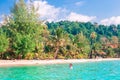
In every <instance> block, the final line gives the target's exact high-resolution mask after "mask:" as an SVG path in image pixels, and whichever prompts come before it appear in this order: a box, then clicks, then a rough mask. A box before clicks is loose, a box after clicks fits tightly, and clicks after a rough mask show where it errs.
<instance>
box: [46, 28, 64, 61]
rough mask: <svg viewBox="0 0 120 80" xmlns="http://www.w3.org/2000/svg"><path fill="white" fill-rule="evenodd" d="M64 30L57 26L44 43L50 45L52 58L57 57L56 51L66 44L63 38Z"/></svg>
mask: <svg viewBox="0 0 120 80" xmlns="http://www.w3.org/2000/svg"><path fill="white" fill-rule="evenodd" d="M65 36H66V34H65V32H64V30H63V29H62V28H60V27H58V28H57V29H56V30H55V31H54V34H53V35H51V36H50V37H49V41H48V43H47V44H46V45H49V46H51V47H52V49H53V50H52V51H53V52H54V59H56V58H57V56H58V52H59V51H60V49H61V48H62V47H64V46H65V45H66V39H65Z"/></svg>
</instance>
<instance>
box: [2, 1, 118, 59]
mask: <svg viewBox="0 0 120 80" xmlns="http://www.w3.org/2000/svg"><path fill="white" fill-rule="evenodd" d="M10 11H11V14H10V15H7V16H5V17H4V23H3V24H0V59H7V60H11V59H12V60H13V59H28V60H31V59H42V60H43V59H88V58H90V59H92V58H119V57H120V44H119V42H120V25H114V24H113V25H109V26H108V25H101V24H98V23H96V22H77V21H67V20H65V21H58V22H48V21H45V20H41V19H40V18H39V17H38V16H40V15H38V14H37V8H35V7H34V6H33V5H32V4H29V5H28V4H26V3H25V1H24V0H19V1H18V2H17V3H15V4H14V6H13V7H12V8H11V9H10Z"/></svg>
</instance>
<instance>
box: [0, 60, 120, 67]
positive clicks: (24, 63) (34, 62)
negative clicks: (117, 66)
mask: <svg viewBox="0 0 120 80" xmlns="http://www.w3.org/2000/svg"><path fill="white" fill-rule="evenodd" d="M112 60H120V58H101V59H68V60H65V59H56V60H0V67H9V66H10V67H12V66H32V65H50V64H70V63H83V62H99V61H112Z"/></svg>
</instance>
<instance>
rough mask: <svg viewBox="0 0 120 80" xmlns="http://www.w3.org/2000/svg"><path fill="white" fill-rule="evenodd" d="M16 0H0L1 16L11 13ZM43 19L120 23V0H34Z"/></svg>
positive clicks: (107, 23) (108, 23)
mask: <svg viewBox="0 0 120 80" xmlns="http://www.w3.org/2000/svg"><path fill="white" fill-rule="evenodd" d="M14 2H15V0H0V18H2V15H3V14H7V15H8V14H10V8H11V7H13V4H14ZM33 4H34V5H35V7H39V10H38V13H39V14H40V15H41V19H44V20H47V21H60V20H69V21H80V22H88V21H91V22H98V23H99V24H105V25H110V24H120V0H34V1H33Z"/></svg>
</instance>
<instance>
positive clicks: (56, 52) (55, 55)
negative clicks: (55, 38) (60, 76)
mask: <svg viewBox="0 0 120 80" xmlns="http://www.w3.org/2000/svg"><path fill="white" fill-rule="evenodd" d="M58 51H59V47H58V48H57V49H56V51H55V53H54V59H56V58H57V54H58Z"/></svg>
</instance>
